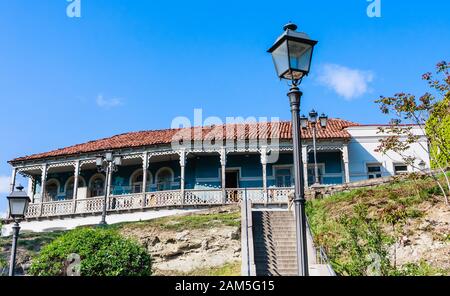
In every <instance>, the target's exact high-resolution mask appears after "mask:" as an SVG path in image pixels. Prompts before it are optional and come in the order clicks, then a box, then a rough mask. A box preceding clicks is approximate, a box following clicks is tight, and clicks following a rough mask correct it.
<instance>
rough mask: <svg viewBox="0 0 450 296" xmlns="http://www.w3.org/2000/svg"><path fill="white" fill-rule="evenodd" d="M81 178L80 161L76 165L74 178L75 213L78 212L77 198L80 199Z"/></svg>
mask: <svg viewBox="0 0 450 296" xmlns="http://www.w3.org/2000/svg"><path fill="white" fill-rule="evenodd" d="M79 176H80V161H79V160H78V161H77V162H76V163H75V170H74V176H73V212H74V213H75V212H76V211H77V198H78V180H79Z"/></svg>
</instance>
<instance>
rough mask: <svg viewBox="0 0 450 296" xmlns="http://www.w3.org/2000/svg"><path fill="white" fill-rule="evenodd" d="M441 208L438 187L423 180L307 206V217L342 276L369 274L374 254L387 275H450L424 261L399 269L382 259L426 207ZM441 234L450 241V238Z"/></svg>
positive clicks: (388, 186)
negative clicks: (379, 256) (438, 206)
mask: <svg viewBox="0 0 450 296" xmlns="http://www.w3.org/2000/svg"><path fill="white" fill-rule="evenodd" d="M438 203H443V197H442V196H440V191H439V188H438V187H437V185H436V183H434V182H433V181H432V180H431V179H428V178H421V179H419V180H404V181H394V182H392V183H390V184H388V185H383V186H378V187H373V188H368V189H357V190H352V191H349V192H343V193H338V194H335V195H334V196H331V197H329V198H326V199H322V200H313V201H308V203H307V214H308V218H309V221H310V225H311V229H312V232H313V234H314V237H315V240H316V243H318V244H319V245H321V246H323V247H324V248H325V250H326V252H327V254H328V257H329V259H330V261H331V263H332V265H333V268H334V269H335V270H336V272H337V273H338V274H341V275H365V274H366V273H367V272H366V271H367V267H369V266H370V264H371V262H373V261H371V258H370V257H371V256H372V255H371V254H373V253H378V254H380V255H381V257H382V259H381V266H382V268H381V269H382V272H381V273H382V274H385V275H430V274H448V273H449V271H448V270H440V269H438V268H434V267H431V266H429V265H428V264H426V263H425V262H420V263H419V264H408V265H405V266H403V268H399V267H397V268H394V267H392V264H391V263H389V261H387V262H386V260H383V258H388V257H387V253H384V252H385V251H386V250H387V248H388V247H389V246H390V245H392V244H393V243H394V242H395V241H396V239H397V238H398V237H399V235H400V234H401V233H402V230H403V225H405V223H409V222H411V221H414V220H417V219H420V218H421V217H422V216H424V215H425V214H426V208H427V207H426V206H424V205H428V208H429V206H433V205H436V204H438ZM437 235H439V236H442V237H440V238H438V239H442V240H444V241H446V240H447V241H448V234H445V233H440V234H437ZM383 263H384V265H383Z"/></svg>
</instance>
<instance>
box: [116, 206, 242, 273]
mask: <svg viewBox="0 0 450 296" xmlns="http://www.w3.org/2000/svg"><path fill="white" fill-rule="evenodd" d="M237 214H239V208H237V207H222V208H217V209H212V210H207V211H202V212H200V213H199V212H197V213H195V214H190V215H183V216H179V217H172V219H170V220H167V221H164V224H163V225H161V222H159V223H158V222H157V223H146V224H139V225H125V226H123V227H122V228H121V229H120V230H119V231H120V233H121V234H122V235H124V236H126V237H129V238H133V239H137V240H138V241H139V242H140V243H141V244H142V245H143V246H144V247H146V248H147V249H148V251H149V253H150V254H151V255H152V257H153V259H154V262H153V269H154V274H155V275H175V274H189V273H190V272H192V271H194V270H199V269H205V268H217V267H221V266H224V265H226V264H230V263H232V262H236V261H239V260H240V256H241V242H240V234H241V230H240V226H239V223H238V221H235V222H236V223H234V224H236V225H230V224H233V223H230V221H233V220H231V219H229V217H230V215H235V219H239V218H238V217H239V215H237ZM223 217H227V218H226V219H223ZM231 217H233V216H231ZM155 224H157V225H155ZM185 225H187V226H185ZM189 225H191V227H189Z"/></svg>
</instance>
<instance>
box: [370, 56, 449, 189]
mask: <svg viewBox="0 0 450 296" xmlns="http://www.w3.org/2000/svg"><path fill="white" fill-rule="evenodd" d="M449 70H450V64H449V63H447V62H445V61H443V62H440V63H438V64H437V65H436V74H435V76H434V75H433V74H432V73H425V74H424V75H422V79H423V80H424V81H426V82H427V83H428V86H429V87H430V89H431V92H430V93H429V92H427V93H425V94H423V95H422V96H421V97H416V96H415V95H412V94H409V93H404V92H401V93H396V94H394V95H393V96H391V97H385V96H381V97H380V98H379V99H378V100H376V101H375V102H376V103H378V104H379V107H380V110H381V112H382V113H383V114H386V115H389V114H390V115H392V116H393V118H392V120H391V123H390V125H389V127H387V128H384V127H383V128H380V132H383V133H386V134H387V135H388V136H387V137H385V138H384V139H381V140H380V145H379V146H378V148H377V151H380V152H382V153H385V154H386V153H388V152H394V153H397V154H398V155H400V156H401V157H402V158H403V161H404V162H405V163H406V164H408V165H411V166H416V168H417V165H416V164H418V163H419V162H420V161H421V160H420V159H417V158H416V157H415V156H412V155H409V154H408V153H406V152H407V151H408V150H409V148H410V145H411V144H413V143H416V142H417V140H418V139H419V137H418V136H417V135H416V134H415V133H414V132H413V129H412V127H408V126H404V125H401V123H402V121H403V120H404V121H406V123H413V124H415V125H420V126H425V130H426V137H427V138H428V141H429V143H430V144H431V149H430V157H431V161H432V165H433V166H435V167H436V166H437V165H438V164H439V165H440V166H441V167H444V168H445V167H447V166H449V165H450V71H449ZM422 148H423V149H425V150H427V151H428V147H426V146H425V147H422ZM449 186H450V185H449Z"/></svg>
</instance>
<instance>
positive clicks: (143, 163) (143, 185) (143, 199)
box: [142, 151, 148, 208]
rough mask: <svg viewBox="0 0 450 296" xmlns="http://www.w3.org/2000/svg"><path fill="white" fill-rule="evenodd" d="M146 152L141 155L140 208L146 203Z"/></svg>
mask: <svg viewBox="0 0 450 296" xmlns="http://www.w3.org/2000/svg"><path fill="white" fill-rule="evenodd" d="M147 169H148V152H147V151H145V152H144V155H142V193H143V194H142V208H145V205H146V200H145V198H146V195H145V193H146V192H147V178H148V176H147V175H148V172H147Z"/></svg>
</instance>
